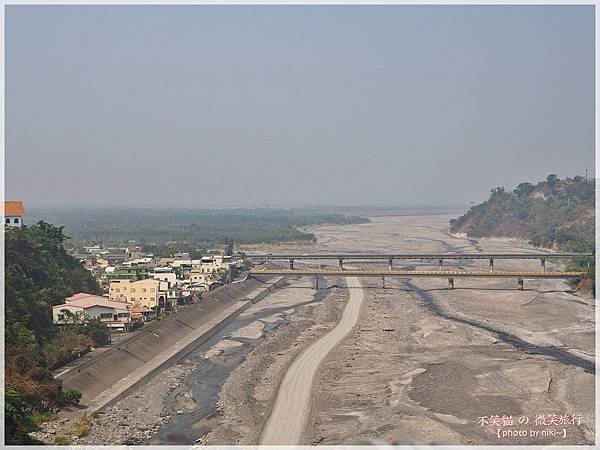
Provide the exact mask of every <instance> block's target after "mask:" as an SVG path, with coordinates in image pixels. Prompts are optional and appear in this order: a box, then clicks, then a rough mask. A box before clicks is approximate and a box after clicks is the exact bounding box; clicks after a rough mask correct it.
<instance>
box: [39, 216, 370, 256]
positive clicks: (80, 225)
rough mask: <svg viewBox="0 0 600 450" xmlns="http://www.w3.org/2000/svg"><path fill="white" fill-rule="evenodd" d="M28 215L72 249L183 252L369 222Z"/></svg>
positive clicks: (300, 237) (296, 237)
mask: <svg viewBox="0 0 600 450" xmlns="http://www.w3.org/2000/svg"><path fill="white" fill-rule="evenodd" d="M30 215H31V216H33V217H34V218H39V219H43V220H47V221H51V222H55V223H63V224H65V232H66V233H67V234H68V235H69V236H70V237H71V244H73V245H77V246H79V245H83V244H85V243H92V242H93V243H99V244H103V245H123V244H127V243H128V242H129V241H131V240H135V241H136V242H137V243H140V244H142V245H165V244H167V243H185V244H186V246H187V248H190V247H191V248H206V247H210V246H214V245H221V244H222V243H223V242H224V241H225V240H226V239H233V241H234V242H235V243H238V244H257V243H275V242H285V241H310V240H313V239H314V236H313V235H311V234H309V233H303V232H301V231H299V230H298V228H300V227H304V226H308V225H315V224H323V223H336V224H348V223H362V222H368V219H364V218H360V217H348V216H345V215H342V214H336V213H328V212H322V211H317V210H311V209H301V208H290V209H281V208H237V209H180V208H76V209H73V208H69V209H67V208H52V209H44V210H33V211H30Z"/></svg>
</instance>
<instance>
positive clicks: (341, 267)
mask: <svg viewBox="0 0 600 450" xmlns="http://www.w3.org/2000/svg"><path fill="white" fill-rule="evenodd" d="M338 262H339V264H340V270H344V260H343V259H342V258H340V259H339V260H338Z"/></svg>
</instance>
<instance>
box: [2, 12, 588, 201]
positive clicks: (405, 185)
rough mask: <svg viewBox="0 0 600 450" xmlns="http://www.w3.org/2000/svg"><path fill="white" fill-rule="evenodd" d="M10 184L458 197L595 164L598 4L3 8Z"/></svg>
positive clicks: (23, 191)
mask: <svg viewBox="0 0 600 450" xmlns="http://www.w3.org/2000/svg"><path fill="white" fill-rule="evenodd" d="M5 17H6V109H5V111H6V149H5V150H6V154H5V157H6V159H5V161H6V164H5V170H6V197H7V198H9V199H23V200H24V201H25V202H26V205H27V204H29V205H54V204H55V205H66V204H79V205H81V204H90V205H93V204H102V205H107V204H115V205H117V204H118V205H142V204H143V205H173V206H179V205H186V206H206V205H217V204H224V205H256V204H278V205H297V204H313V205H316V204H344V205H352V204H358V205H366V204H370V205H394V206H403V205H461V204H467V203H468V202H469V201H472V200H473V201H479V200H482V199H483V198H485V197H487V195H488V193H489V189H490V188H491V187H494V186H498V185H504V186H506V187H507V188H513V187H514V186H515V185H516V184H518V183H519V182H521V181H524V180H529V181H537V180H540V179H544V178H545V177H546V176H547V175H548V173H556V174H558V175H559V177H564V176H573V175H576V174H583V173H584V170H585V168H588V169H590V174H592V173H593V169H594V9H593V6H574V7H547V6H517V7H508V6H488V7H474V6H431V7H425V6H420V7H413V6H383V7H376V6H367V7H364V6H363V7H356V6H355V7H350V6H338V7H322V6H321V7H319V6H312V7H311V6H301V7H291V6H259V7H249V6H246V7H239V6H225V7H223V6H167V7H161V6H133V7H128V6H127V7H126V6H112V7H111V6H94V7H92V6H87V7H85V6H75V7H73V6H41V7H40V6H7V7H6V16H5Z"/></svg>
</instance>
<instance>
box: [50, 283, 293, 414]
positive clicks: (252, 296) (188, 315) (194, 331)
mask: <svg viewBox="0 0 600 450" xmlns="http://www.w3.org/2000/svg"><path fill="white" fill-rule="evenodd" d="M280 281H281V278H275V277H264V278H263V277H261V278H249V279H247V280H245V281H242V282H239V283H233V284H228V285H225V286H222V287H220V288H218V289H216V290H214V291H212V292H210V293H208V294H206V295H204V296H203V298H202V299H201V300H200V301H199V302H197V303H195V304H193V305H189V306H186V307H184V308H182V309H180V310H179V311H177V312H176V313H173V314H171V315H169V316H168V317H167V318H165V319H163V320H162V321H161V322H159V323H157V324H156V325H155V326H154V327H152V328H151V329H149V330H147V331H142V332H140V333H139V334H138V335H137V336H133V337H131V338H130V339H128V340H127V341H126V342H125V343H124V344H122V345H120V346H119V348H116V347H115V348H112V349H110V350H107V351H106V352H104V353H102V354H101V355H99V356H98V357H97V358H92V359H90V360H89V361H87V362H86V363H85V364H82V365H81V366H80V367H79V368H78V369H71V370H70V371H69V372H67V373H66V374H64V375H63V376H62V377H61V379H62V380H63V386H64V387H65V388H67V389H68V388H75V389H79V390H80V391H81V393H82V399H81V404H82V405H83V406H88V407H90V408H92V409H99V408H100V407H105V406H107V405H108V403H112V402H114V401H115V400H116V399H117V398H120V397H122V396H123V395H124V394H125V393H126V392H128V391H130V390H131V389H132V388H133V387H134V386H138V385H140V384H141V383H143V382H145V381H148V380H149V379H150V378H151V377H152V376H153V375H155V374H156V373H158V371H159V370H163V369H165V368H166V367H167V366H168V365H169V364H173V363H174V362H176V361H177V360H178V359H179V358H181V357H183V356H184V355H185V354H186V353H187V352H188V351H191V350H192V349H193V348H194V346H195V345H198V344H200V343H201V342H203V341H204V340H206V339H208V338H209V337H210V336H211V335H212V334H214V333H216V332H217V331H218V330H219V329H221V328H222V327H223V326H225V325H226V324H227V323H228V321H229V320H231V319H232V318H233V317H235V316H236V315H237V314H239V313H240V312H242V311H243V310H244V309H245V308H246V307H247V306H249V305H250V304H251V303H252V302H256V301H258V300H259V299H261V298H263V297H264V296H266V295H268V294H269V292H270V291H271V289H272V288H273V287H274V286H275V285H277V284H279V282H280ZM207 327H208V328H207ZM202 330H204V331H202ZM199 331H201V334H198V332H199ZM146 367H147V370H146ZM132 374H135V375H133V376H132ZM128 378H131V379H128ZM119 385H120V386H119ZM114 386H119V387H117V388H116V389H115V391H114V392H110V388H111V387H114ZM100 394H103V395H102V396H101V397H103V398H98V396H99V395H100Z"/></svg>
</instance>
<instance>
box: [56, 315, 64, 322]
mask: <svg viewBox="0 0 600 450" xmlns="http://www.w3.org/2000/svg"><path fill="white" fill-rule="evenodd" d="M58 320H59V322H62V321H63V320H65V315H64V314H59V315H58Z"/></svg>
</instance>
